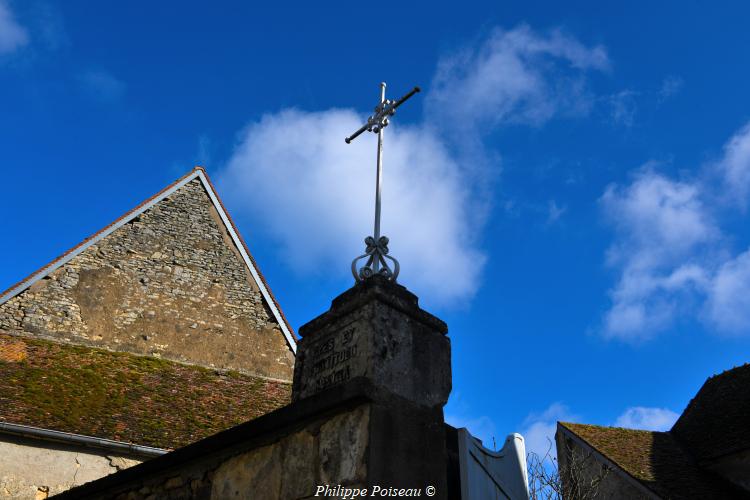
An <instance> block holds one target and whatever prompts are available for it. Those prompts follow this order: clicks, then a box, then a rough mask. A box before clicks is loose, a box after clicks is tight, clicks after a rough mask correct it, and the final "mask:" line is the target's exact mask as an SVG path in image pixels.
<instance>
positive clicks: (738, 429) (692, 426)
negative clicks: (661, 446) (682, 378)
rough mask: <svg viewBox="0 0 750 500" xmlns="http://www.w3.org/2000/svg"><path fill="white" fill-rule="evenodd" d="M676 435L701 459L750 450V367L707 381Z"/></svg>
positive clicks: (677, 424)
mask: <svg viewBox="0 0 750 500" xmlns="http://www.w3.org/2000/svg"><path fill="white" fill-rule="evenodd" d="M672 433H673V434H674V435H675V436H676V437H677V438H678V439H679V440H680V441H681V442H682V443H683V444H684V445H685V446H687V447H688V448H690V451H691V452H692V453H693V454H694V455H695V456H696V457H697V458H699V459H700V460H707V459H711V458H716V457H719V456H721V455H725V454H727V453H732V452H736V451H741V450H747V449H750V364H745V365H742V366H739V367H737V368H733V369H731V370H727V371H725V372H724V373H720V374H719V375H715V376H713V377H711V378H709V379H708V380H706V383H705V384H703V387H701V390H700V391H698V394H696V395H695V397H694V398H693V399H692V400H691V401H690V403H689V404H688V406H687V408H686V409H685V411H684V412H683V413H682V416H680V418H679V420H677V423H675V425H674V427H673V428H672Z"/></svg>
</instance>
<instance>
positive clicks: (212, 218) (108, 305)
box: [0, 178, 294, 380]
mask: <svg viewBox="0 0 750 500" xmlns="http://www.w3.org/2000/svg"><path fill="white" fill-rule="evenodd" d="M0 330H7V331H9V332H11V333H20V334H26V335H32V336H36V337H41V338H48V339H51V340H56V341H63V342H72V343H79V344H85V345H90V346H95V347H104V348H108V349H112V350H116V351H127V352H132V353H136V354H143V355H150V356H156V357H164V358H166V359H171V360H175V361H181V362H188V363H195V364H200V365H205V366H209V367H215V368H219V369H236V370H240V371H244V372H247V373H251V374H254V375H260V376H264V377H269V378H276V379H281V380H290V379H291V376H292V370H293V366H294V355H293V353H292V351H291V350H290V348H289V346H288V344H287V341H286V339H285V337H284V335H283V333H282V332H281V330H280V328H279V325H278V323H277V322H276V320H275V318H274V316H273V315H272V313H271V311H270V309H269V308H268V306H267V304H265V302H264V299H263V297H262V295H261V293H260V291H259V289H258V286H257V284H256V283H255V281H254V279H253V277H252V275H251V274H250V272H249V270H248V269H247V266H245V264H244V262H243V260H242V257H241V255H240V253H239V251H238V249H237V248H236V246H235V245H234V242H233V241H232V239H231V237H230V236H229V234H228V232H227V231H226V228H225V226H224V224H223V222H222V221H221V219H220V217H219V214H218V212H217V211H216V209H215V208H214V206H213V204H212V203H211V201H210V199H209V197H208V195H207V193H206V191H205V190H204V188H203V186H202V184H201V182H200V180H199V179H197V178H196V179H194V180H192V181H191V182H189V183H187V184H186V185H185V186H183V187H182V188H181V189H179V190H178V191H176V192H174V193H172V194H171V195H170V196H168V197H166V198H164V199H163V200H161V201H160V202H159V203H157V204H156V205H155V206H153V207H151V208H150V209H148V210H146V211H145V212H143V213H142V214H141V215H140V216H138V217H136V218H135V219H133V220H131V221H130V222H128V223H127V224H125V225H124V226H122V227H120V228H118V229H117V230H116V231H114V232H113V233H112V234H110V235H109V236H107V237H106V238H104V239H102V240H101V241H99V242H97V243H95V244H94V245H92V246H90V247H89V248H87V249H86V250H85V251H84V252H82V253H81V254H79V255H77V256H76V257H74V258H73V259H72V260H71V261H70V262H68V263H67V264H65V265H64V266H62V267H61V268H59V269H57V270H56V271H54V272H53V273H51V274H49V275H48V276H47V277H45V278H44V279H42V280H40V281H37V282H36V283H34V284H33V285H32V286H31V287H29V288H28V289H26V290H25V291H23V292H22V293H20V294H19V295H17V296H15V297H13V298H11V299H10V300H8V301H7V302H6V303H4V304H2V305H0Z"/></svg>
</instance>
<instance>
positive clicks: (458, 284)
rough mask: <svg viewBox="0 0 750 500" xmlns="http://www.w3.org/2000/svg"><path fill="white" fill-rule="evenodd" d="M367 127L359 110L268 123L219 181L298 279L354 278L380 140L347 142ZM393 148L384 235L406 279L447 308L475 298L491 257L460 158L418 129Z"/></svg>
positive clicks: (245, 137)
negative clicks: (257, 221)
mask: <svg viewBox="0 0 750 500" xmlns="http://www.w3.org/2000/svg"><path fill="white" fill-rule="evenodd" d="M360 122H361V118H360V117H359V116H358V115H357V114H356V113H354V112H353V111H350V110H330V111H323V112H316V113H310V112H304V111H298V110H285V111H283V112H280V113H277V114H273V115H267V116H265V117H263V118H262V119H261V120H260V121H259V122H256V123H254V124H252V125H250V126H249V127H248V128H247V129H246V130H245V131H244V132H243V134H242V137H241V144H240V146H239V147H238V148H237V150H236V151H235V153H234V156H233V157H232V159H231V161H230V162H229V164H228V165H227V167H226V169H225V170H224V171H223V172H222V173H221V175H220V180H221V183H222V191H223V192H226V193H227V197H228V198H229V199H231V200H232V202H233V203H234V204H236V205H237V208H235V209H239V210H247V211H249V212H250V213H252V214H253V215H254V216H255V217H259V218H261V219H262V220H263V221H264V223H265V224H267V226H268V230H269V231H270V232H271V233H273V234H274V235H275V236H276V237H277V238H278V239H279V241H281V242H282V250H283V252H284V254H286V258H287V259H288V261H289V263H291V264H292V265H293V266H294V267H295V268H296V269H297V270H299V271H306V272H311V271H312V272H315V271H319V270H321V269H326V270H333V271H334V272H339V273H346V272H347V269H348V267H347V266H348V262H349V261H350V259H352V258H354V257H356V256H357V255H358V254H361V253H362V251H363V246H364V245H363V244H362V239H363V237H364V236H366V235H367V234H369V233H371V228H372V217H373V215H372V214H373V203H374V192H373V191H374V177H375V166H374V161H373V156H374V149H375V148H374V142H373V139H374V137H371V136H365V137H363V138H361V139H360V140H357V141H354V142H352V144H350V145H346V144H344V140H343V138H344V137H346V136H347V135H349V134H350V133H351V132H352V131H354V130H356V129H357V128H358V127H359V125H360ZM386 144H387V147H386V150H385V153H384V162H385V166H384V181H383V212H382V227H383V232H384V234H386V235H387V236H388V237H389V238H390V239H391V245H390V250H391V254H392V255H394V256H395V257H396V258H397V259H399V260H400V261H401V263H402V281H403V282H405V283H408V284H409V286H410V287H411V286H413V287H414V288H415V289H416V290H420V291H424V292H425V293H427V294H428V295H429V296H430V297H431V298H433V299H435V300H437V301H439V302H448V301H451V300H453V299H457V298H465V297H470V296H471V295H472V294H473V292H474V290H475V289H476V286H477V282H478V281H479V273H480V271H481V268H482V265H483V263H484V259H485V257H484V255H483V254H482V253H481V251H479V250H478V248H477V246H476V244H475V243H474V238H473V237H472V235H473V234H474V232H475V229H476V227H475V226H474V225H473V220H472V219H473V218H472V214H471V212H472V211H473V209H474V207H475V201H474V200H473V199H472V197H471V196H470V193H469V189H468V187H467V186H466V185H465V184H464V182H463V181H462V179H461V178H460V176H459V168H458V167H457V165H456V163H455V160H454V159H453V157H452V156H451V154H450V153H449V152H448V151H447V150H446V149H445V147H444V146H443V144H441V143H440V141H439V140H438V139H436V138H435V137H434V136H433V135H432V134H431V133H430V132H429V131H427V130H425V129H423V128H419V127H408V126H405V125H400V126H399V127H393V128H391V129H389V130H388V134H387V136H386ZM446 276H450V279H446Z"/></svg>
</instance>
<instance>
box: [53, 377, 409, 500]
mask: <svg viewBox="0 0 750 500" xmlns="http://www.w3.org/2000/svg"><path fill="white" fill-rule="evenodd" d="M373 402H381V403H385V404H386V405H388V406H392V407H403V406H404V405H407V406H410V407H411V406H413V403H411V402H409V401H408V400H406V399H404V398H402V397H400V396H398V395H395V394H393V393H391V392H390V391H387V390H385V389H382V388H380V387H377V386H375V385H373V384H372V383H371V382H370V381H369V380H368V379H366V378H364V377H356V378H353V379H351V380H350V381H348V382H347V383H345V384H342V385H339V386H335V387H332V388H330V389H326V390H325V391H323V392H320V393H318V394H315V395H314V396H311V397H308V398H305V399H301V400H299V401H297V402H295V403H292V404H290V405H288V406H284V407H282V408H279V409H278V410H276V411H273V412H271V413H268V414H266V415H263V416H261V417H258V418H256V419H254V420H250V421H248V422H245V423H243V424H240V425H238V426H236V427H232V428H230V429H227V430H225V431H222V432H219V433H217V434H214V435H213V436H209V437H207V438H205V439H202V440H200V441H197V442H195V443H193V444H190V445H188V446H185V447H184V448H179V449H177V450H175V451H173V452H170V453H167V454H166V455H162V456H160V457H157V458H154V459H152V460H148V461H146V462H143V463H141V464H139V465H136V466H133V467H130V468H128V469H125V470H122V471H120V472H117V473H115V474H111V475H109V476H105V477H103V478H101V479H97V480H96V481H91V482H89V483H86V484H83V485H81V486H77V487H75V488H72V489H70V490H68V491H65V492H63V493H60V494H59V495H56V496H55V497H54V498H59V499H61V500H65V499H86V498H102V496H103V495H114V494H116V493H120V492H121V491H122V490H124V489H125V487H127V486H128V485H133V486H135V485H138V484H141V483H143V482H145V481H147V480H148V478H149V477H150V476H157V475H160V474H161V475H163V476H168V475H169V474H170V471H172V470H173V471H174V473H175V474H176V473H178V471H179V470H180V467H181V466H185V465H187V464H189V463H190V462H193V461H195V462H198V461H206V462H210V461H212V459H213V460H216V463H217V464H218V463H219V462H220V459H221V457H227V458H228V457H230V456H232V455H236V454H239V453H242V452H244V451H247V450H251V449H254V448H258V447H260V446H265V445H266V444H271V443H274V442H276V441H278V440H279V439H280V438H282V437H284V436H288V435H290V434H293V433H294V432H297V431H298V430H301V429H303V428H304V427H305V425H306V424H309V423H310V422H311V421H314V420H316V419H319V418H322V417H325V416H327V415H334V414H336V413H340V412H341V411H346V410H348V409H354V408H356V407H357V406H359V405H361V404H365V403H373Z"/></svg>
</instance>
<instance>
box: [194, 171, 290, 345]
mask: <svg viewBox="0 0 750 500" xmlns="http://www.w3.org/2000/svg"><path fill="white" fill-rule="evenodd" d="M196 171H197V176H198V178H199V179H200V180H201V182H202V183H203V187H204V188H205V189H206V192H207V193H208V197H209V198H210V199H211V202H212V203H213V204H214V207H215V208H216V211H217V212H219V216H220V217H221V220H222V221H223V222H224V226H226V228H227V231H228V232H229V235H230V236H231V237H232V241H233V242H234V244H235V245H236V246H237V249H238V250H239V252H240V255H242V259H243V260H244V261H245V265H246V266H247V267H248V269H250V274H252V275H253V279H255V282H256V283H257V284H258V288H260V292H261V294H262V295H263V298H264V299H266V303H267V304H268V307H269V309H271V312H272V313H273V315H274V317H275V318H276V321H278V323H279V327H280V328H281V331H282V333H283V334H284V337H286V340H287V343H288V344H289V348H290V349H291V350H292V352H293V353H295V354H296V353H297V342H296V340H295V339H294V335H292V328H291V326H289V323H288V322H287V320H286V317H285V316H284V313H282V312H281V308H280V307H279V305H278V303H277V302H276V297H274V295H273V293H272V292H271V289H270V288H269V286H268V283H266V279H265V278H264V277H263V275H262V274H261V272H260V270H259V269H258V267H257V266H256V264H255V259H254V258H253V256H252V255H251V254H250V250H249V249H248V248H247V245H246V244H245V240H244V239H243V238H242V236H240V233H239V231H237V228H236V227H235V225H234V221H233V220H232V218H231V217H229V213H228V212H227V211H226V210H225V209H224V204H223V203H222V202H221V199H220V198H219V196H218V195H217V194H216V190H215V189H214V186H213V184H212V183H211V180H210V179H209V178H208V175H206V172H205V171H204V170H203V168H200V167H198V168H196Z"/></svg>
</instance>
